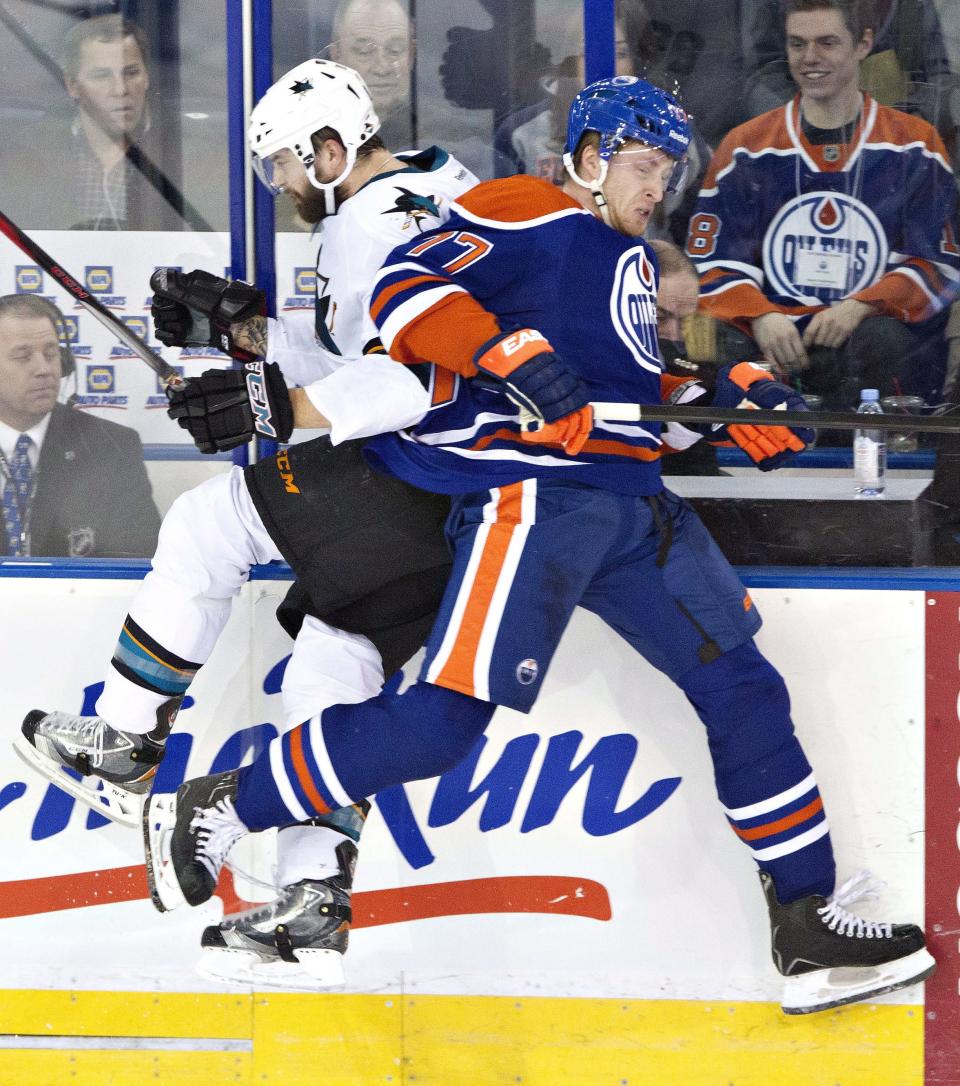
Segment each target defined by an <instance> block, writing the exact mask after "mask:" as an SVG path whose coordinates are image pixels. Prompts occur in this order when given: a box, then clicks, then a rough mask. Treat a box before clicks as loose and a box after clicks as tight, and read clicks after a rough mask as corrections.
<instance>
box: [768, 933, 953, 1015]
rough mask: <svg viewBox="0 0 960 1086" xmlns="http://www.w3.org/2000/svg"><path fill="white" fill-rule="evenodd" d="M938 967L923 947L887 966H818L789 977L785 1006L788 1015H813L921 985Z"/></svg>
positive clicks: (786, 982)
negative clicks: (829, 967)
mask: <svg viewBox="0 0 960 1086" xmlns="http://www.w3.org/2000/svg"><path fill="white" fill-rule="evenodd" d="M936 967H937V963H936V962H935V961H934V960H933V958H932V957H931V956H930V954H929V952H928V951H927V950H925V949H922V948H921V949H920V950H915V951H914V952H913V953H912V954H908V955H907V956H906V957H905V958H898V959H897V960H896V961H892V962H884V963H883V965H869V966H857V967H850V966H845V967H842V968H836V969H818V970H817V971H816V972H814V973H805V974H803V976H799V977H787V978H786V980H785V981H784V985H783V999H782V1000H781V1007H782V1008H783V1012H784V1014H812V1013H813V1012H814V1011H827V1010H830V1009H831V1008H833V1007H843V1006H845V1005H846V1004H847V1003H859V1002H862V1001H863V1000H865V999H873V998H875V997H877V996H882V995H886V994H887V993H888V992H896V991H899V990H900V989H901V988H907V987H909V986H910V985H911V984H918V983H919V982H920V981H922V980H926V979H927V977H929V976H930V975H931V974H932V973H933V971H934V969H936Z"/></svg>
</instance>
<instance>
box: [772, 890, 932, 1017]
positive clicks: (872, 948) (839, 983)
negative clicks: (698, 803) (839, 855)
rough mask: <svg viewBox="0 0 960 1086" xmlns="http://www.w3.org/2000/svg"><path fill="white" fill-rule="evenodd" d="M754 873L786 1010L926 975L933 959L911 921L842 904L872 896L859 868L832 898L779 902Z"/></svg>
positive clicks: (863, 995) (839, 1000)
mask: <svg viewBox="0 0 960 1086" xmlns="http://www.w3.org/2000/svg"><path fill="white" fill-rule="evenodd" d="M760 881H761V883H762V884H763V891H764V893H765V894H766V898H767V908H768V909H769V910H770V929H771V935H772V950H773V962H774V965H776V967H777V969H778V970H779V971H780V973H781V974H782V975H783V976H784V977H786V980H785V981H784V986H783V998H782V1000H781V1005H782V1007H783V1010H784V1012H785V1013H786V1014H809V1013H810V1012H812V1011H824V1010H828V1009H829V1008H831V1007H841V1006H843V1005H844V1004H845V1003H857V1002H859V1001H861V1000H864V999H871V998H873V997H874V996H880V995H883V994H885V993H886V992H895V991H897V990H898V989H900V988H906V987H907V986H908V985H910V984H916V983H917V982H918V981H921V980H925V979H926V978H927V977H929V976H930V974H931V973H933V971H934V969H935V968H936V962H934V960H933V958H932V957H931V956H930V954H929V953H928V952H927V950H926V949H925V942H924V938H923V932H922V931H921V930H920V929H919V928H918V927H917V926H916V925H915V924H889V923H878V922H877V921H873V920H864V919H863V918H861V917H859V916H856V915H855V914H854V913H851V912H848V911H847V906H848V905H852V904H854V903H855V902H856V901H860V900H861V899H863V898H865V897H871V896H875V894H874V891H873V887H872V886H871V876H870V875H869V874H868V873H867V872H863V871H861V872H860V873H859V874H857V875H854V876H853V878H850V879H848V880H847V881H846V882H845V883H844V884H843V885H842V886H841V887H840V888H839V890H837V891H836V892H835V893H834V895H833V896H832V897H831V898H824V897H820V896H819V895H816V894H814V895H811V896H810V897H805V898H801V899H800V900H799V901H792V902H790V904H789V905H781V904H780V902H779V901H778V900H777V895H776V891H775V890H774V886H773V880H772V879H771V878H770V876H769V875H767V874H766V873H764V872H761V873H760Z"/></svg>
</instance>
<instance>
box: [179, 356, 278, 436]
mask: <svg viewBox="0 0 960 1086" xmlns="http://www.w3.org/2000/svg"><path fill="white" fill-rule="evenodd" d="M168 395H169V397H170V406H169V407H168V408H167V414H168V415H169V416H170V418H172V419H176V421H177V423H178V425H180V426H181V427H182V428H183V429H184V430H189V432H190V436H191V437H192V438H193V440H194V443H195V444H196V446H197V448H198V449H199V450H200V451H201V452H202V453H215V452H226V451H228V450H229V449H235V448H237V446H238V445H245V444H246V443H247V442H248V441H249V440H250V438H252V437H253V435H254V434H255V433H257V434H262V435H263V436H264V437H268V438H271V439H272V440H274V441H289V440H290V435H291V433H292V432H293V407H292V406H291V404H290V393H289V392H288V391H287V386H286V384H285V382H284V380H283V375H282V374H281V373H280V367H279V366H277V365H276V364H275V363H273V362H266V363H264V362H245V363H244V364H243V365H242V366H241V367H240V368H239V369H236V370H205V371H204V372H203V373H202V374H201V375H200V376H199V377H190V378H188V379H187V381H186V385H185V387H184V388H182V389H179V390H177V391H175V392H170V393H168Z"/></svg>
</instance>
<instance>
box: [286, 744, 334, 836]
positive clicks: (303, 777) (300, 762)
mask: <svg viewBox="0 0 960 1086" xmlns="http://www.w3.org/2000/svg"><path fill="white" fill-rule="evenodd" d="M304 727H305V725H304V724H300V725H299V726H298V727H296V728H294V729H293V731H292V732H291V733H290V760H291V761H292V762H293V768H294V769H295V770H296V771H297V780H298V781H299V782H300V787H301V788H302V789H303V790H304V792H306V794H307V798H308V799H309V800H310V802H311V803H312V804H313V806H314V809H315V810H316V813H317V814H327V813H329V811H330V808H329V807H328V806H327V804H326V803H324V802H323V798H322V797H321V795H320V793H319V792H318V791H317V786H316V785H315V784H314V783H313V778H312V777H311V776H310V770H309V769H308V768H307V759H306V758H305V757H304V754H303V729H304Z"/></svg>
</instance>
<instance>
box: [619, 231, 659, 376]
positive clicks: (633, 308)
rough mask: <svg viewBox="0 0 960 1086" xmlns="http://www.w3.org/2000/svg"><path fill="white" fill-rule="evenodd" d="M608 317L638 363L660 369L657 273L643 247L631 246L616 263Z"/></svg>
mask: <svg viewBox="0 0 960 1086" xmlns="http://www.w3.org/2000/svg"><path fill="white" fill-rule="evenodd" d="M610 317H611V319H612V322H613V327H614V328H615V330H616V332H617V335H618V336H619V337H620V338H621V339H622V340H623V342H624V343H625V344H626V345H627V347H629V349H630V353H631V354H632V355H633V357H634V359H635V360H636V362H637V365H639V366H642V367H643V368H644V369H645V370H650V371H652V372H653V373H659V372H660V370H661V368H662V367H661V365H660V349H659V347H658V345H657V303H656V276H655V274H654V271H653V266H652V265H651V263H650V261H649V260H648V259H647V255H646V252H645V250H643V249H640V248H637V249H631V250H629V252H626V253H624V254H623V256H622V257H621V258H620V261H619V263H618V264H617V272H616V275H615V277H614V284H613V292H612V294H611V297H610Z"/></svg>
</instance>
